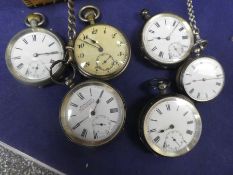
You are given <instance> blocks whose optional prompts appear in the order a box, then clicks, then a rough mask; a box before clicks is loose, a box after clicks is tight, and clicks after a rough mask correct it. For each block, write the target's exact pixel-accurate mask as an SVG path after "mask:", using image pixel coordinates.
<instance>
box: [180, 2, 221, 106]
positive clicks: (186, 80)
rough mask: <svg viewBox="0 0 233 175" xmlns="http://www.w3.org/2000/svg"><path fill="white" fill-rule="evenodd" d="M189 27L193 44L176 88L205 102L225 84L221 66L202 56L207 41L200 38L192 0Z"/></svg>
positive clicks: (189, 4)
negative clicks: (192, 35) (191, 56)
mask: <svg viewBox="0 0 233 175" xmlns="http://www.w3.org/2000/svg"><path fill="white" fill-rule="evenodd" d="M187 4H188V12H189V13H188V14H189V19H190V25H191V27H192V31H193V33H194V41H195V44H194V46H193V49H192V52H193V57H194V58H190V59H189V60H188V61H187V62H186V63H185V64H184V65H183V66H181V67H180V69H179V71H178V73H177V78H176V79H177V86H178V88H179V89H180V90H181V91H183V92H185V94H187V95H188V96H189V97H190V98H192V99H193V100H195V101H199V102H207V101H210V100H213V99H214V98H216V97H217V96H218V95H219V94H220V93H221V91H222V89H223V87H224V83H225V74H224V70H223V67H222V66H221V64H220V63H219V62H218V61H217V60H216V59H215V58H213V57H210V56H202V55H201V52H202V51H203V50H204V49H205V47H206V45H207V41H206V40H203V39H202V38H201V37H200V30H199V28H198V27H197V25H196V24H197V22H196V20H195V15H194V9H193V5H192V0H188V3H187Z"/></svg>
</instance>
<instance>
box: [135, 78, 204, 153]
mask: <svg viewBox="0 0 233 175" xmlns="http://www.w3.org/2000/svg"><path fill="white" fill-rule="evenodd" d="M150 83H151V85H152V86H153V87H156V88H157V89H158V90H159V91H160V97H158V98H156V99H154V100H153V101H152V102H150V103H148V105H146V107H145V108H144V109H143V111H142V113H141V116H140V121H139V135H140V138H141V140H142V142H143V143H144V144H145V145H146V146H147V148H149V150H151V151H152V152H153V153H157V154H160V155H162V156H167V157H176V156H181V155H183V154H185V153H187V152H189V151H190V150H192V149H193V147H194V146H195V145H196V144H197V142H198V140H199V138H200V135H201V131H202V122H201V118H200V114H199V112H198V110H197V109H196V107H195V106H194V104H193V103H192V102H191V100H190V99H188V98H187V97H185V96H183V95H180V94H176V95H172V94H168V93H167V92H166V91H167V88H168V86H169V82H168V81H167V80H157V79H154V80H152V81H151V82H150Z"/></svg>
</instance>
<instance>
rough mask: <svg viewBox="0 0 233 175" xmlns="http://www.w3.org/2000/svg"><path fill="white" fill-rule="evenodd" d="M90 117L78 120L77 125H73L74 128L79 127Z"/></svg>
mask: <svg viewBox="0 0 233 175" xmlns="http://www.w3.org/2000/svg"><path fill="white" fill-rule="evenodd" d="M88 118H89V117H86V118H84V119H83V120H81V121H80V122H78V123H77V124H76V125H74V126H73V127H72V129H73V130H75V129H76V128H78V127H79V126H80V125H81V123H83V122H84V121H86V120H87V119H88Z"/></svg>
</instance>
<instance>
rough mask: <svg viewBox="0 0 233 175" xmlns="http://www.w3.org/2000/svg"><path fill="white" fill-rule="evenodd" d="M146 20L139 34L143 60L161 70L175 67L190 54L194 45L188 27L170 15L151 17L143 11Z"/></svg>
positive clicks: (146, 11) (181, 19)
mask: <svg viewBox="0 0 233 175" xmlns="http://www.w3.org/2000/svg"><path fill="white" fill-rule="evenodd" d="M141 15H142V16H143V18H144V19H145V20H146V24H145V25H144V27H143V30H142V34H141V48H142V52H143V54H144V58H145V59H147V60H149V61H150V62H151V63H152V64H154V65H156V66H159V67H162V68H173V67H177V66H178V65H179V64H181V62H182V61H184V60H185V59H186V58H187V57H188V56H189V54H190V52H191V49H192V47H193V44H194V38H193V33H192V30H191V27H190V25H189V24H188V22H186V21H185V20H184V19H183V18H181V17H179V16H177V15H175V14H172V13H160V14H158V15H155V16H153V17H151V16H150V14H149V11H148V10H146V9H144V10H143V11H142V13H141Z"/></svg>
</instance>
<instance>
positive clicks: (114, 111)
mask: <svg viewBox="0 0 233 175" xmlns="http://www.w3.org/2000/svg"><path fill="white" fill-rule="evenodd" d="M116 112H118V108H112V109H110V113H116Z"/></svg>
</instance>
